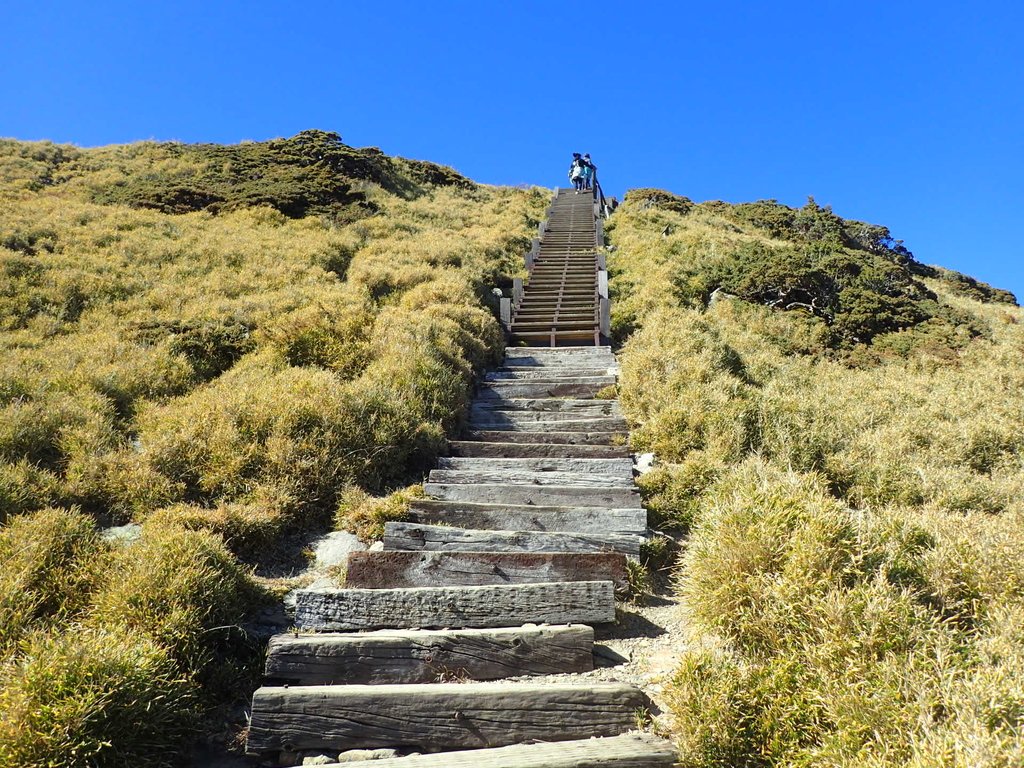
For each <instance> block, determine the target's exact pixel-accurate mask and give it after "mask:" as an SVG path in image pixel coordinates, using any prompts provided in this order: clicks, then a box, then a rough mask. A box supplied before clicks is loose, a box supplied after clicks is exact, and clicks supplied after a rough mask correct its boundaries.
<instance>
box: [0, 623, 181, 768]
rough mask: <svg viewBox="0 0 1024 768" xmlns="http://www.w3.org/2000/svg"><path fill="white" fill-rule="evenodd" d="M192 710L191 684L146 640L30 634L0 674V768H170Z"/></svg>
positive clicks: (82, 632)
mask: <svg viewBox="0 0 1024 768" xmlns="http://www.w3.org/2000/svg"><path fill="white" fill-rule="evenodd" d="M195 702H196V699H195V690H194V686H193V685H192V683H191V682H190V681H189V680H188V678H187V677H185V676H183V675H182V673H181V671H180V669H179V668H178V666H177V665H176V664H175V663H174V660H173V659H172V658H171V657H170V655H169V654H168V653H167V650H166V649H165V648H163V647H161V646H160V645H159V644H157V643H155V642H154V641H153V640H150V639H148V638H147V637H145V636H140V635H138V634H136V633H132V632H129V631H126V630H123V629H114V630H110V629H98V628H83V627H78V626H72V627H69V628H68V629H67V630H66V631H63V632H56V633H53V634H46V633H43V632H37V633H34V634H32V635H30V636H29V637H28V638H26V640H25V642H24V643H23V646H22V652H21V654H20V655H19V656H18V657H17V658H16V659H12V660H9V661H8V662H7V663H6V664H4V665H3V666H0V764H2V765H9V766H51V767H52V768H61V767H63V766H66V767H67V768H72V767H77V766H83V765H89V766H97V767H100V766H122V765H129V764H139V765H142V764H144V765H152V766H163V765H173V764H176V763H177V760H178V755H179V754H180V752H181V750H182V747H183V745H184V744H185V743H186V741H187V740H188V739H189V738H190V737H191V736H192V735H193V732H194V727H195V718H194V709H195Z"/></svg>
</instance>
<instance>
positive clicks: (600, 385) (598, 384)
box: [477, 376, 615, 400]
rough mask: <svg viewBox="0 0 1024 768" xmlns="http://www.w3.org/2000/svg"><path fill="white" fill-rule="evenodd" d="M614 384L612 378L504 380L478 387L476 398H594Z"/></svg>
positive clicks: (613, 378)
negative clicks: (589, 379)
mask: <svg viewBox="0 0 1024 768" xmlns="http://www.w3.org/2000/svg"><path fill="white" fill-rule="evenodd" d="M614 383H615V377H614V376H607V377H601V378H597V379H593V380H591V381H590V382H589V383H588V382H587V381H586V380H583V381H571V380H566V381H561V382H559V381H544V380H537V379H506V380H503V381H494V382H488V383H486V384H482V385H480V387H479V389H478V390H477V398H478V399H480V400H484V399H503V398H506V397H552V398H554V397H590V398H592V397H594V395H596V394H597V393H598V392H600V391H601V390H602V389H604V388H605V387H608V386H611V385H612V384H614Z"/></svg>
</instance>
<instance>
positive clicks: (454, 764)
mask: <svg viewBox="0 0 1024 768" xmlns="http://www.w3.org/2000/svg"><path fill="white" fill-rule="evenodd" d="M373 765H374V768H672V766H674V765H676V748H675V746H674V745H673V744H672V742H670V741H666V740H665V739H659V738H658V737H656V736H652V735H650V734H647V733H626V734H623V735H622V736H607V737H604V738H597V739H582V740H579V741H561V742H554V743H542V744H516V745H514V746H511V747H497V748H494V749H471V750H465V751H460V752H444V753H442V754H434V755H410V756H409V757H395V758H388V759H385V760H376V761H374V763H373Z"/></svg>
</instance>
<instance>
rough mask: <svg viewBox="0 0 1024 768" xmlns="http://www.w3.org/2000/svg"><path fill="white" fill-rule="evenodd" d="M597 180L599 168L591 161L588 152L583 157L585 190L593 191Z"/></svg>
mask: <svg viewBox="0 0 1024 768" xmlns="http://www.w3.org/2000/svg"><path fill="white" fill-rule="evenodd" d="M596 180H597V166H596V165H594V162H593V161H592V160H591V159H590V153H589V152H588V153H587V154H585V155H584V156H583V188H584V189H591V187H592V186H593V183H594V182H595V181H596Z"/></svg>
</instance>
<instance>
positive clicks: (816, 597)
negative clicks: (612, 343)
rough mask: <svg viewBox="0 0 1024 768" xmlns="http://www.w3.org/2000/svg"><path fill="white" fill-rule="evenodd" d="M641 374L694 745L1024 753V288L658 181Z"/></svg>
mask: <svg viewBox="0 0 1024 768" xmlns="http://www.w3.org/2000/svg"><path fill="white" fill-rule="evenodd" d="M608 229H609V230H610V232H611V240H612V242H613V243H614V244H615V247H616V250H615V252H614V255H613V257H612V258H611V262H610V269H611V270H612V272H613V274H612V278H611V284H612V285H613V287H614V289H615V293H614V299H613V311H614V312H615V317H614V318H613V322H614V323H615V325H616V327H617V329H618V333H619V335H620V338H622V339H624V341H625V345H624V348H623V352H622V354H621V356H620V359H621V363H622V378H621V384H620V387H621V390H622V391H621V400H622V403H623V407H624V409H625V410H626V412H627V415H628V416H629V417H630V418H631V419H632V421H633V423H634V425H635V427H634V431H633V433H632V434H633V443H634V447H635V448H636V449H637V450H641V451H647V450H653V451H654V452H655V453H656V454H657V455H658V456H659V457H660V458H661V459H662V460H663V462H664V463H663V465H662V466H661V468H659V469H657V470H655V471H654V472H652V473H650V474H648V475H647V476H645V478H644V480H643V483H644V485H645V487H646V492H647V496H648V504H649V505H650V506H651V508H652V509H653V510H654V511H655V512H656V513H657V514H658V515H659V516H660V518H661V522H660V523H658V526H659V527H661V528H663V529H664V530H673V529H674V530H676V531H678V532H682V533H686V534H688V537H687V539H686V543H685V544H684V548H683V552H682V555H681V560H680V562H679V569H678V572H677V580H678V584H679V589H680V592H681V595H682V597H683V598H684V600H685V602H686V605H687V606H688V610H689V613H690V618H691V621H692V628H693V633H692V637H691V644H692V649H693V650H692V651H690V652H689V653H687V654H686V655H685V656H684V657H683V658H682V659H681V664H680V667H679V671H678V672H677V674H676V676H675V678H674V679H673V680H672V681H671V683H670V691H669V694H668V695H669V698H670V699H671V700H672V702H673V706H672V712H671V715H672V716H673V718H674V721H673V726H672V728H673V731H674V733H675V734H676V737H677V740H678V742H679V744H680V748H681V753H682V757H683V765H687V766H712V765H714V766H718V765H749V766H762V765H763V766H796V765H815V766H820V765H858V766H861V765H878V766H881V765H892V766H897V765H963V766H968V765H970V766H979V765H993V766H995V765H1015V764H1019V763H1020V761H1021V759H1022V756H1024V739H1022V736H1021V734H1022V730H1021V726H1022V725H1024V697H1022V695H1021V691H1022V688H1021V681H1022V680H1024V657H1022V656H1021V654H1020V650H1019V649H1020V647H1021V640H1022V639H1024V635H1022V629H1024V566H1022V563H1024V559H1022V557H1021V555H1022V554H1024V536H1022V534H1021V533H1020V531H1021V524H1022V522H1024V505H1022V502H1021V499H1022V498H1024V495H1022V494H1024V465H1022V459H1021V456H1022V449H1024V400H1022V399H1021V392H1024V367H1022V366H1021V362H1020V361H1021V360H1022V359H1024V322H1022V321H1024V312H1022V311H1021V310H1020V309H1019V308H1018V307H1017V306H1016V304H1015V302H1014V300H1013V297H1012V296H1011V295H1009V294H1007V293H1006V292H1003V291H998V290H996V289H992V288H990V287H988V286H985V285H982V284H979V283H976V282H975V281H973V280H970V279H969V278H966V277H964V276H961V275H956V274H953V273H949V272H946V271H944V270H940V269H935V268H929V267H925V266H923V265H920V264H917V263H916V262H915V261H913V259H912V257H911V256H910V254H909V252H907V251H906V250H905V248H903V247H902V245H901V244H899V243H897V242H894V241H892V240H891V238H889V236H888V233H887V232H886V231H885V230H883V229H881V228H878V227H869V226H868V225H863V224H859V223H856V222H846V221H843V220H841V219H839V218H838V217H836V216H834V215H833V214H832V213H831V212H830V211H828V210H827V209H822V208H819V207H818V206H816V205H815V204H814V203H813V201H812V202H810V203H809V204H808V205H807V206H806V207H805V208H803V209H800V210H795V211H794V210H791V209H787V208H785V207H783V206H779V205H777V204H775V203H773V202H771V201H768V202H761V203H756V204H749V205H738V206H730V205H727V204H723V203H705V204H701V205H693V204H692V203H690V202H689V201H687V200H685V199H684V198H678V197H676V196H673V195H670V194H668V193H663V192H659V191H654V190H634V191H633V192H631V193H630V194H629V195H628V196H627V201H626V203H625V204H624V205H623V206H622V207H621V208H620V209H619V210H618V211H617V212H616V214H615V215H614V217H613V218H612V220H611V221H610V222H609V227H608Z"/></svg>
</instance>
